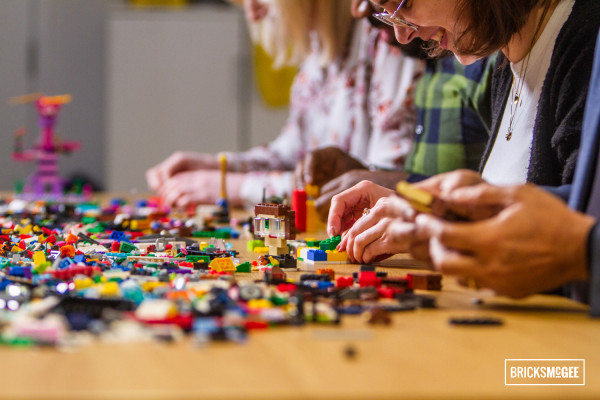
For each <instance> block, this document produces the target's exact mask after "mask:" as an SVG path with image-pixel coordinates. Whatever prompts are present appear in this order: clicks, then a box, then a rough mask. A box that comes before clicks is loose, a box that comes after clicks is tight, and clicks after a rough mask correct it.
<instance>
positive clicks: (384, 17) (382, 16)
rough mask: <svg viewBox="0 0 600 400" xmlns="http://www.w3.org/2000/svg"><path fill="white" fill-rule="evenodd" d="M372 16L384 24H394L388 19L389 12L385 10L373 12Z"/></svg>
mask: <svg viewBox="0 0 600 400" xmlns="http://www.w3.org/2000/svg"><path fill="white" fill-rule="evenodd" d="M373 17H375V18H377V19H378V20H379V21H381V22H383V23H384V24H386V25H389V26H394V23H393V22H392V21H391V20H390V14H388V13H386V12H382V13H377V14H373Z"/></svg>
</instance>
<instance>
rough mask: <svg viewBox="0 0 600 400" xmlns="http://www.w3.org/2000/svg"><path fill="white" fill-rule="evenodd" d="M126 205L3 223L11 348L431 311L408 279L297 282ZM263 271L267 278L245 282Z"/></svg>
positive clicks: (369, 271)
mask: <svg viewBox="0 0 600 400" xmlns="http://www.w3.org/2000/svg"><path fill="white" fill-rule="evenodd" d="M122 207H123V205H122V204H121V205H119V206H116V207H114V208H113V209H112V210H111V212H110V213H109V212H106V211H102V210H101V209H100V208H94V207H92V206H86V207H83V208H80V209H85V210H86V211H85V212H80V211H77V207H73V208H72V209H71V208H70V209H68V210H67V209H65V208H62V209H61V210H59V211H56V212H51V211H49V209H48V210H45V211H44V210H36V211H35V212H33V211H28V212H23V211H21V212H19V213H12V214H10V215H9V213H6V216H5V217H2V218H0V226H1V227H2V230H1V232H0V344H6V345H15V346H29V345H36V344H41V345H55V346H69V345H73V344H74V343H79V342H81V341H79V340H77V338H78V336H79V335H80V334H81V333H82V332H85V333H89V332H91V333H93V334H94V335H95V336H96V337H98V339H99V340H109V341H131V340H140V341H142V340H155V339H157V340H168V341H173V340H180V339H181V338H183V337H185V336H186V335H188V336H190V337H191V338H192V341H193V343H196V344H204V343H207V342H208V341H211V340H230V341H235V342H243V341H245V340H246V337H247V335H248V332H250V331H252V330H256V329H266V328H269V327H271V326H275V325H302V324H305V323H307V322H315V323H328V324H336V323H339V322H340V318H341V316H342V315H343V314H356V313H363V312H371V314H373V315H375V316H376V318H375V317H373V318H372V320H373V321H387V319H386V318H385V316H382V313H385V312H392V311H404V310H410V309H414V308H417V307H426V306H430V305H431V299H429V300H427V299H426V298H425V297H424V296H422V295H417V294H415V293H414V292H413V287H412V285H413V282H416V281H417V280H414V279H410V278H408V277H407V278H389V277H387V276H385V274H380V273H378V272H376V271H375V269H374V268H373V267H368V266H364V267H361V270H360V271H359V272H358V273H357V275H356V277H338V278H337V279H336V278H335V273H334V271H333V270H331V269H327V268H323V269H318V270H317V271H316V273H314V274H305V275H302V276H301V278H300V280H299V281H297V282H294V281H292V280H290V279H289V278H288V277H287V276H286V273H285V271H284V269H285V266H286V265H285V257H284V258H283V260H284V261H283V262H282V261H280V260H281V258H279V259H278V258H277V257H281V256H268V257H263V259H262V260H260V261H258V262H255V263H254V264H255V265H252V264H251V263H248V262H245V263H240V262H239V260H238V259H237V252H235V251H234V250H232V249H231V245H230V244H229V243H225V242H224V241H223V240H222V239H216V238H211V240H210V243H206V242H201V243H197V242H196V241H193V240H186V239H182V238H179V237H177V236H176V234H177V233H179V232H180V230H179V228H180V227H185V228H186V229H187V230H188V231H189V230H194V229H195V228H196V226H194V224H192V223H189V221H186V220H184V219H178V218H173V217H169V216H167V215H165V214H162V213H159V212H158V211H156V210H155V211H154V212H149V213H148V214H147V215H151V217H146V218H141V217H137V216H136V217H131V216H129V215H133V213H130V214H125V213H124V212H123V211H124V210H123V208H122ZM144 207H145V208H147V207H148V205H144ZM92 209H93V210H94V211H93V212H91V210H92ZM65 210H66V211H65ZM145 212H146V211H144V213H145ZM134 221H138V223H136V224H134V223H133V222H134ZM334 241H335V240H334ZM325 245H326V246H330V245H331V243H329V244H327V243H326V244H325ZM325 251H331V250H325ZM292 258H293V257H292ZM261 267H264V268H262V272H263V279H261V280H260V281H247V280H244V279H240V278H242V277H243V276H244V275H243V274H244V273H248V272H250V271H252V270H257V269H260V268H261ZM246 276H247V275H246ZM374 307H378V308H377V312H373V308H374ZM373 323H377V322H373Z"/></svg>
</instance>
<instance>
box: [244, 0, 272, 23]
mask: <svg viewBox="0 0 600 400" xmlns="http://www.w3.org/2000/svg"><path fill="white" fill-rule="evenodd" d="M244 10H245V11H246V19H247V20H248V21H252V22H258V21H261V20H262V19H263V18H264V17H266V16H267V14H268V13H269V5H268V4H265V3H263V2H262V1H260V0H244Z"/></svg>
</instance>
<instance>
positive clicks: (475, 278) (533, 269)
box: [416, 35, 600, 317]
mask: <svg viewBox="0 0 600 400" xmlns="http://www.w3.org/2000/svg"><path fill="white" fill-rule="evenodd" d="M599 148H600V35H598V43H597V45H596V56H595V61H594V74H593V76H592V81H591V85H590V91H589V94H588V100H587V105H586V110H585V121H584V125H583V132H582V147H581V155H580V157H579V160H578V162H577V167H576V171H575V179H574V181H573V185H572V187H571V197H570V201H569V206H570V207H571V209H568V208H567V207H566V205H565V204H564V203H563V202H562V201H561V200H559V199H558V198H556V197H554V196H553V195H551V194H548V193H547V192H545V191H543V190H540V189H537V188H535V187H534V186H532V185H526V186H513V187H497V186H492V185H489V184H485V183H484V184H479V185H477V186H471V187H464V188H459V189H456V190H454V191H452V192H451V193H449V194H448V195H447V196H445V197H446V198H445V199H446V200H447V201H448V202H450V203H454V205H456V206H460V207H462V208H463V209H471V210H472V211H473V212H476V211H477V209H478V208H479V209H481V208H489V207H490V206H492V207H494V208H496V207H499V208H500V210H501V211H500V212H499V213H498V214H497V215H494V216H493V217H491V218H489V219H484V220H480V221H476V222H469V223H450V222H445V221H442V220H439V219H437V218H434V217H431V216H428V215H419V216H417V218H416V234H417V235H419V236H421V239H423V238H424V239H426V240H427V241H428V243H429V254H430V259H431V262H432V263H433V265H434V267H435V268H436V269H438V270H440V271H442V272H444V273H446V274H452V275H456V276H458V277H460V278H461V280H462V281H463V282H470V283H471V285H473V286H475V287H477V286H480V287H486V288H491V289H493V290H494V291H496V292H497V293H498V294H504V295H507V296H511V297H523V296H527V295H530V294H534V293H539V292H543V291H548V290H552V289H555V288H557V287H559V286H561V285H564V286H563V290H564V294H566V295H568V296H570V297H571V298H573V299H575V300H578V301H581V302H589V304H590V314H591V315H592V316H595V317H600V228H599V227H598V220H599V218H600V158H599V157H598V156H599V154H598V152H599ZM573 210H576V211H573Z"/></svg>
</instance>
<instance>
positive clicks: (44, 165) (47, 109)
mask: <svg viewBox="0 0 600 400" xmlns="http://www.w3.org/2000/svg"><path fill="white" fill-rule="evenodd" d="M32 102H34V103H35V106H36V108H37V111H38V114H39V126H40V130H41V135H40V138H39V141H38V143H37V144H36V145H35V146H34V147H32V148H31V149H28V150H23V143H22V139H23V135H24V134H25V131H24V130H23V129H19V130H17V132H16V133H15V148H14V151H13V154H12V157H13V159H14V160H17V161H24V162H30V161H37V167H36V170H35V172H33V173H32V174H31V175H30V176H29V177H28V178H27V181H26V183H25V186H24V187H23V197H25V198H31V199H41V198H50V199H54V200H57V199H61V198H63V189H64V186H65V185H64V180H63V179H62V178H61V177H60V176H59V175H58V155H59V154H61V153H65V154H66V153H70V152H72V151H75V150H78V149H79V142H63V141H59V140H58V139H57V138H55V134H54V133H55V132H54V125H55V124H56V118H57V117H58V113H59V111H60V109H61V108H62V106H63V105H64V104H67V103H70V102H71V96H70V95H68V94H65V95H60V96H45V95H42V94H40V93H36V94H31V95H25V96H20V97H14V98H12V99H10V103H11V104H24V103H32ZM48 188H51V191H50V192H48V191H47V189H48Z"/></svg>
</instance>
